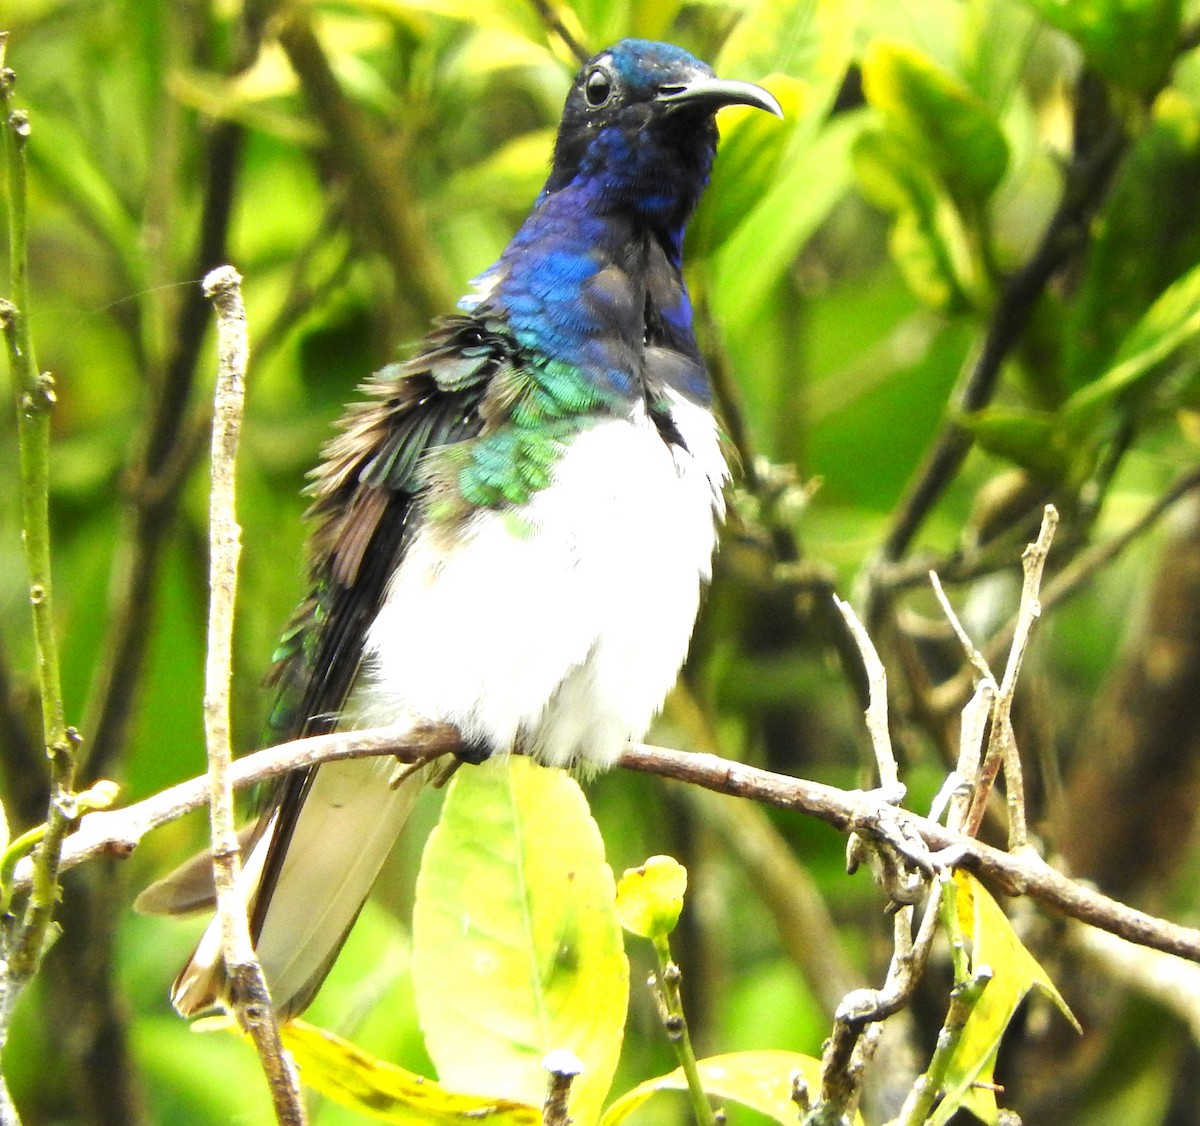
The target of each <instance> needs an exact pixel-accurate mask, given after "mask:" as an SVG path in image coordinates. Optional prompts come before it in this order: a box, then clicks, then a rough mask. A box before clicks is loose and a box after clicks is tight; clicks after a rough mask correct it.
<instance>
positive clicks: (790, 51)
mask: <svg viewBox="0 0 1200 1126" xmlns="http://www.w3.org/2000/svg"><path fill="white" fill-rule="evenodd" d="M857 7H858V5H857V4H856V3H847V2H846V0H811V2H810V3H805V4H780V3H779V2H778V0H758V3H756V4H754V5H753V7H752V9H751V10H750V11H749V12H747V13H746V15H744V16H743V17H742V18H741V19H740V20H739V21H738V22H737V24H736V25H735V26H734V29H733V31H732V33H731V34H730V36H729V38H728V39H726V40H725V45H724V46H723V47H722V48H721V53H720V55H719V56H718V57H717V58H716V59H715V60H713V64H714V68H715V69H716V72H717V73H718V74H719V75H721V76H722V77H723V78H744V79H748V80H749V81H751V82H757V81H759V80H760V78H761V76H762V75H764V74H784V75H790V76H791V77H793V78H797V79H800V80H802V81H803V83H804V86H805V88H806V90H807V91H808V95H807V97H806V98H805V99H804V101H805V112H806V113H809V114H812V115H813V116H822V117H823V116H824V114H825V112H826V110H827V109H828V108H829V103H830V102H831V101H832V99H833V96H834V95H835V94H836V93H837V90H838V88H839V87H840V85H841V83H842V79H843V78H844V77H845V74H846V67H847V65H848V63H849V62H850V59H851V56H852V53H853V51H854V33H855V30H856V27H857V18H856V17H857V14H858V13H857Z"/></svg>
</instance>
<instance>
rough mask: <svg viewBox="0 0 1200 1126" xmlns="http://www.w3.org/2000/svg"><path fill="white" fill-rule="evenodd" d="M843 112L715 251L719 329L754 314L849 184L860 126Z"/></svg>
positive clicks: (857, 118)
mask: <svg viewBox="0 0 1200 1126" xmlns="http://www.w3.org/2000/svg"><path fill="white" fill-rule="evenodd" d="M862 122H863V117H862V116H861V115H859V114H845V115H842V116H840V117H839V118H838V119H836V120H835V121H833V122H831V123H830V124H829V125H827V126H825V127H824V128H823V129H822V130H821V132H820V133H819V134H818V135H817V138H816V140H815V141H814V142H813V143H812V144H811V145H810V146H809V147H807V148H805V149H804V150H803V151H801V152H799V153H795V154H792V155H790V156H789V158H788V159H787V160H785V161H784V162H783V164H782V165H781V166H780V169H779V175H778V176H777V177H776V179H775V181H774V183H773V184H772V185H771V186H770V188H769V189H768V190H767V192H766V194H765V195H763V197H762V198H761V199H760V200H759V201H758V203H757V204H756V205H755V207H754V209H753V210H752V211H751V212H750V213H749V214H748V215H747V216H746V218H745V219H744V220H743V221H742V222H741V224H739V225H738V227H737V229H736V230H734V231H733V232H732V233H731V234H730V235H729V237H728V238H726V239H725V240H724V242H723V243H722V244H721V245H720V247H719V248H717V249H716V252H715V254H714V255H713V259H712V287H713V305H714V308H715V310H716V313H717V316H718V319H719V321H720V323H722V324H723V325H726V326H729V325H738V324H742V323H744V322H745V320H746V319H747V318H748V317H750V316H751V315H753V314H754V313H755V312H756V311H757V310H758V309H759V308H760V306H761V305H762V303H763V302H764V301H765V299H766V296H767V294H768V293H770V292H771V290H772V289H774V287H775V286H776V285H777V284H778V283H779V281H780V279H781V278H782V277H783V276H784V274H785V273H787V271H788V270H789V269H791V267H792V265H793V263H794V262H795V259H796V254H797V253H798V252H799V250H800V248H801V247H802V246H803V245H804V244H805V243H806V242H807V241H808V240H809V239H810V238H811V237H812V235H813V233H814V232H815V231H816V230H817V228H818V227H819V226H820V225H821V223H822V222H823V221H824V219H825V218H826V216H827V215H828V214H829V212H830V211H831V210H832V209H833V206H834V204H836V203H837V202H838V200H840V199H841V198H842V197H843V196H844V195H845V194H846V191H847V189H848V188H849V186H850V146H851V144H852V143H853V140H854V138H855V137H856V136H857V134H858V131H859V129H860V128H861V126H862Z"/></svg>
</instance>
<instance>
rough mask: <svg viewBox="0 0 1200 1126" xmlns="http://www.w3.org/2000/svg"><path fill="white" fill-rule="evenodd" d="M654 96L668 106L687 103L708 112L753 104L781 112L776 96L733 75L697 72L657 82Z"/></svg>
mask: <svg viewBox="0 0 1200 1126" xmlns="http://www.w3.org/2000/svg"><path fill="white" fill-rule="evenodd" d="M657 100H658V101H659V102H660V103H662V104H664V105H667V106H672V107H674V106H678V107H680V108H682V107H684V106H687V107H688V108H689V109H701V110H704V111H706V112H708V113H716V112H717V110H719V109H720V108H721V107H722V106H753V107H754V108H755V109H762V110H766V111H767V113H773V114H774V115H775V116H776V117H782V116H783V109H782V108H781V107H780V105H779V103H778V102H777V101H776V100H775V96H774V95H773V94H771V93H770V92H769V91H767V90H764V89H763V88H762V87H761V86H755V85H754V83H752V82H738V81H736V80H734V79H725V78H710V77H709V76H707V75H702V76H698V77H696V78H693V79H691V80H690V81H689V82H679V83H675V84H672V85H670V86H660V87H659V90H658V99H657Z"/></svg>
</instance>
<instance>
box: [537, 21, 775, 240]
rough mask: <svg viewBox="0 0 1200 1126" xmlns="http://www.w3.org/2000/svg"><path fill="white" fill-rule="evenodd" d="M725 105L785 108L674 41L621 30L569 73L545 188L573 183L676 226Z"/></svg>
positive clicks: (691, 198)
mask: <svg viewBox="0 0 1200 1126" xmlns="http://www.w3.org/2000/svg"><path fill="white" fill-rule="evenodd" d="M728 105H746V106H754V107H756V108H758V109H762V110H766V111H767V112H768V113H773V114H775V115H777V116H779V117H782V116H783V112H782V110H781V109H780V108H779V103H778V102H777V101H776V100H775V98H774V97H772V96H771V94H769V93H768V92H767V91H766V90H764V89H763V88H762V87H761V86H755V85H752V84H751V83H749V82H736V81H728V80H723V79H719V78H717V77H716V76H715V75H714V74H713V71H712V68H711V67H709V66H708V65H707V64H706V63H703V62H701V61H700V60H699V59H697V58H695V57H694V56H692V55H690V54H688V52H687V51H684V50H682V49H681V48H679V47H673V46H671V45H669V44H666V43H651V42H648V41H647V40H644V39H623V40H621V42H620V43H617V44H616V45H615V46H613V47H610V48H608V49H607V50H605V51H601V52H600V53H599V54H598V55H595V56H593V57H592V58H591V59H589V60H588V61H587V62H586V63H585V64H584V65H583V67H582V69H581V70H580V71H579V74H578V75H577V76H576V78H575V82H574V84H573V85H572V86H571V90H570V93H569V94H568V95H567V100H566V105H565V106H564V107H563V117H562V124H561V125H560V127H559V131H558V140H557V142H556V143H555V148H554V164H553V169H552V171H551V175H550V179H549V181H548V182H547V184H546V191H547V192H548V193H553V192H556V191H559V190H561V189H563V188H566V187H568V186H569V185H572V184H574V185H576V186H577V187H578V188H580V189H581V190H582V191H584V192H585V193H586V194H587V195H588V196H589V197H590V198H591V199H592V200H593V201H594V202H596V203H598V204H600V205H601V206H608V205H612V206H615V207H624V208H629V209H631V210H633V211H634V212H636V213H638V214H640V215H641V216H642V217H643V218H645V219H647V220H649V221H651V222H654V223H660V224H662V225H664V226H665V227H667V228H682V225H683V224H684V223H685V222H686V221H687V218H688V216H689V215H690V214H691V212H692V209H693V208H694V207H695V205H696V202H697V201H698V199H699V197H700V193H701V191H703V189H704V185H705V184H706V183H707V181H708V174H709V170H710V169H711V167H712V160H713V155H714V153H715V151H716V143H717V129H716V123H715V121H714V117H715V115H716V112H717V110H719V109H720V108H721V107H722V106H728Z"/></svg>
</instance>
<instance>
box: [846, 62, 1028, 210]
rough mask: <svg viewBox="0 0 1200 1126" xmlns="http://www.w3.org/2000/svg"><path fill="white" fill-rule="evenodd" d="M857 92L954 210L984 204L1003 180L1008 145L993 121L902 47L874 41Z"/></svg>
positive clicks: (946, 75)
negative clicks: (917, 156) (917, 157)
mask: <svg viewBox="0 0 1200 1126" xmlns="http://www.w3.org/2000/svg"><path fill="white" fill-rule="evenodd" d="M862 66H863V92H864V93H865V94H866V97H867V101H868V102H869V103H870V104H871V105H872V106H874V107H875V108H876V109H877V110H879V111H880V112H881V113H882V114H883V116H884V118H885V119H886V121H887V124H888V128H889V129H892V130H894V131H895V132H896V133H897V134H898V135H899V136H900V137H901V138H902V139H903V140H904V141H905V142H907V143H908V144H911V145H913V146H915V147H916V148H917V149H918V150H919V152H920V153H922V154H923V155H924V157H925V159H926V160H928V162H929V163H930V164H931V165H932V167H933V169H934V170H935V171H936V172H937V174H938V176H939V177H940V178H941V180H942V182H943V183H944V184H945V185H946V188H947V189H948V191H949V193H950V195H951V197H952V198H953V199H954V200H955V202H956V203H957V204H958V205H959V206H960V207H967V208H971V207H975V206H978V205H980V204H982V203H984V202H985V201H986V200H987V199H988V197H989V196H990V195H991V194H992V193H993V192H994V191H995V190H996V188H997V186H998V185H999V183H1000V181H1001V180H1002V179H1003V178H1004V173H1005V170H1006V169H1007V167H1008V143H1007V142H1006V141H1005V139H1004V134H1003V133H1002V132H1001V130H1000V126H999V124H998V123H997V121H996V119H995V117H993V115H992V113H991V111H990V110H989V109H988V108H987V106H986V105H985V104H984V103H983V102H982V101H981V100H980V99H979V98H977V97H976V96H975V95H974V94H973V93H972V92H971V91H970V90H969V89H968V88H967V87H966V86H965V85H964V84H963V83H962V82H961V81H960V80H959V79H958V78H957V77H955V76H954V75H953V74H951V73H950V72H949V71H947V70H944V69H943V68H942V67H940V66H938V65H937V64H936V63H935V62H933V60H931V59H929V58H928V57H927V56H925V55H923V54H922V53H921V52H920V51H918V50H917V49H916V48H914V47H912V46H909V45H908V44H905V43H896V42H891V41H888V40H885V39H876V40H875V41H874V42H872V43H871V44H870V45H869V46H868V47H867V50H866V54H865V55H864V57H863V64H862Z"/></svg>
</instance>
